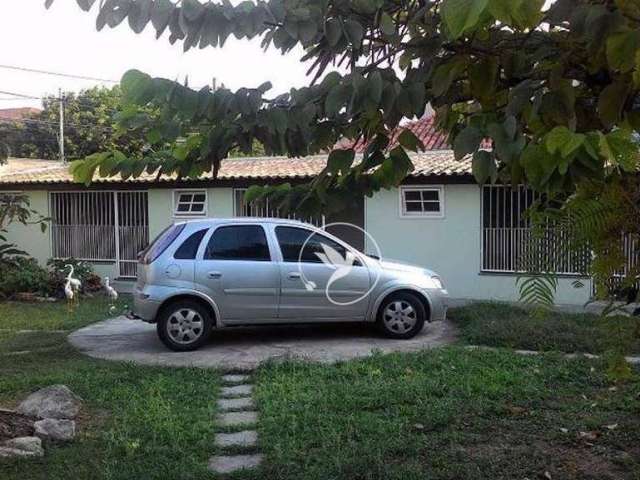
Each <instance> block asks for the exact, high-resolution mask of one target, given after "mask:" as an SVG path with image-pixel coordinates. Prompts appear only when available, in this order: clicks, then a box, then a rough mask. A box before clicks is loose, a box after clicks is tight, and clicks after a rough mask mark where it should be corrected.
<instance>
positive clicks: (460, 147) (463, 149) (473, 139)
mask: <svg viewBox="0 0 640 480" xmlns="http://www.w3.org/2000/svg"><path fill="white" fill-rule="evenodd" d="M481 141H482V132H481V131H480V130H478V129H477V128H475V127H471V126H468V127H466V128H465V129H464V130H462V131H461V132H460V133H458V134H457V135H456V137H455V138H454V140H453V153H454V155H455V158H456V160H460V159H461V158H463V157H464V156H465V155H468V154H470V153H474V152H475V151H476V150H478V147H479V146H480V142H481Z"/></svg>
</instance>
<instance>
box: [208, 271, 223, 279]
mask: <svg viewBox="0 0 640 480" xmlns="http://www.w3.org/2000/svg"><path fill="white" fill-rule="evenodd" d="M207 276H208V277H209V278H220V277H222V272H209V273H207Z"/></svg>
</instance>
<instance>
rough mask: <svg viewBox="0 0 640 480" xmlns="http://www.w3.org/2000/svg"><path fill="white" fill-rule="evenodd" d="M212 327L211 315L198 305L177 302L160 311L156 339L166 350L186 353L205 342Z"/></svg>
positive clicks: (192, 302) (185, 301)
mask: <svg viewBox="0 0 640 480" xmlns="http://www.w3.org/2000/svg"><path fill="white" fill-rule="evenodd" d="M212 326H213V321H212V318H211V315H210V314H209V312H208V311H207V309H206V308H204V307H203V306H202V305H201V304H200V303H198V302H195V301H193V300H179V301H177V302H174V303H171V304H170V305H168V306H167V307H165V308H164V309H163V310H162V312H161V313H160V317H159V318H158V324H157V326H156V328H157V332H158V337H160V340H161V341H162V343H164V344H165V345H166V346H167V347H168V348H170V349H171V350H174V351H176V352H187V351H191V350H196V349H198V348H200V347H201V346H202V345H203V344H204V343H205V342H206V341H207V339H208V338H209V334H210V333H211V328H212Z"/></svg>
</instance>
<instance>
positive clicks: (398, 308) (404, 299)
mask: <svg viewBox="0 0 640 480" xmlns="http://www.w3.org/2000/svg"><path fill="white" fill-rule="evenodd" d="M426 317H427V314H426V312H425V308H424V305H423V304H422V302H421V301H420V299H418V297H416V296H415V295H413V294H411V293H407V292H399V293H396V294H393V295H390V296H389V297H387V298H386V299H385V300H384V301H383V302H382V305H380V309H379V310H378V319H377V325H378V329H379V330H380V331H381V332H382V333H383V334H384V335H386V336H387V337H389V338H399V339H408V338H413V337H415V336H416V335H417V334H418V333H419V332H420V331H421V330H422V328H423V327H424V322H425V320H426Z"/></svg>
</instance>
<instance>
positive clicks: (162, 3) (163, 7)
mask: <svg viewBox="0 0 640 480" xmlns="http://www.w3.org/2000/svg"><path fill="white" fill-rule="evenodd" d="M174 8H175V7H174V5H173V3H171V1H170V0H156V1H155V2H153V6H152V8H151V24H152V25H153V28H155V29H156V38H158V37H160V35H162V32H164V30H165V29H166V28H167V26H168V25H169V21H170V20H171V14H172V13H173V10H174Z"/></svg>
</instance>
